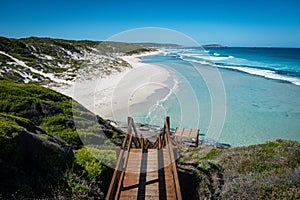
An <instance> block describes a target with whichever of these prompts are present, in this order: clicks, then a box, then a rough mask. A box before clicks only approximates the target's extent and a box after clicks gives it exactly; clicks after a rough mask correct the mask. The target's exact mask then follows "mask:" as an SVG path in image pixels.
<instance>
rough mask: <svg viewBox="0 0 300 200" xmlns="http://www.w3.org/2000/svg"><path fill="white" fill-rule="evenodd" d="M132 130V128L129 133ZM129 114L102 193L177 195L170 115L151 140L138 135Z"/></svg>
mask: <svg viewBox="0 0 300 200" xmlns="http://www.w3.org/2000/svg"><path fill="white" fill-rule="evenodd" d="M132 130H133V131H134V132H133V134H132ZM137 135H138V133H137V131H136V128H135V125H134V122H133V119H132V118H130V117H129V118H128V130H127V133H126V136H125V138H124V140H123V143H122V146H121V149H120V153H119V156H118V160H117V164H116V168H115V171H114V174H113V177H112V180H111V184H110V187H109V190H108V193H107V196H106V200H110V199H122V200H123V199H124V200H127V199H128V200H129V199H130V200H131V199H149V200H152V199H153V200H154V199H162V200H163V199H177V200H181V199H182V197H181V191H180V185H179V179H178V174H177V168H176V163H175V157H174V152H173V146H172V143H171V139H170V118H169V117H166V119H165V123H164V129H163V131H162V133H160V134H157V139H156V141H155V142H151V141H149V140H148V139H144V138H138V137H137Z"/></svg>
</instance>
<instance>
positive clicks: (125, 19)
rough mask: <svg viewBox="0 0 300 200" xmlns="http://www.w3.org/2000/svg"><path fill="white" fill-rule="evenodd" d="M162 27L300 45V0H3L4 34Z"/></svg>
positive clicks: (85, 35)
mask: <svg viewBox="0 0 300 200" xmlns="http://www.w3.org/2000/svg"><path fill="white" fill-rule="evenodd" d="M141 27H163V28H169V29H174V30H176V31H179V32H182V33H184V34H186V35H188V36H190V37H192V38H193V39H195V40H196V41H198V42H199V43H200V44H209V43H220V44H224V45H228V46H283V47H300V0H272V1H268V0H252V1H245V0H231V1H230V0H227V1H221V0H206V1H201V0H198V1H196V0H195V1H194V0H185V1H184V0H182V1H176V0H173V1H164V0H148V1H143V0H136V1H128V0H126V1H113V0H111V1H101V0H82V1H80V0H72V1H68V0H59V1H58V0H52V1H49V0H44V1H43V0H27V1H26V0H24V1H23V0H19V1H16V0H1V12H0V35H1V36H5V37H15V38H20V37H28V36H40V37H54V38H64V39H91V40H106V39H107V38H109V37H110V36H112V35H114V34H117V33H119V32H122V31H126V30H128V29H133V28H141Z"/></svg>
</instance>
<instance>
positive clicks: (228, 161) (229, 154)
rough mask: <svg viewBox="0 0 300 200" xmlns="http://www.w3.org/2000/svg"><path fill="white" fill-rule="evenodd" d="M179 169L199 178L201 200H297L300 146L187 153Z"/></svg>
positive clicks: (284, 142)
mask: <svg viewBox="0 0 300 200" xmlns="http://www.w3.org/2000/svg"><path fill="white" fill-rule="evenodd" d="M179 168H181V169H182V170H189V171H193V172H194V174H196V175H197V176H196V177H195V178H194V184H196V185H198V186H197V187H198V193H199V198H200V199H205V198H225V199H230V198H233V199H249V198H253V199H297V198H298V197H299V189H300V180H299V177H300V170H299V169H300V144H299V143H298V142H296V141H290V140H281V139H278V140H276V141H270V142H267V143H266V144H260V145H252V146H249V147H238V148H232V149H222V150H221V149H215V148H208V147H204V146H202V147H199V148H197V149H192V150H189V151H186V152H185V153H184V154H183V156H182V157H181V158H180V160H179Z"/></svg>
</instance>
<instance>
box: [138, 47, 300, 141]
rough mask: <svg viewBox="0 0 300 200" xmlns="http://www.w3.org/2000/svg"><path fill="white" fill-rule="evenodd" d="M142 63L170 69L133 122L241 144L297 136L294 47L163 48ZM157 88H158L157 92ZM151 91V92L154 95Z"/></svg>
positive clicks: (298, 70)
mask: <svg viewBox="0 0 300 200" xmlns="http://www.w3.org/2000/svg"><path fill="white" fill-rule="evenodd" d="M166 51H167V53H164V54H160V55H156V56H147V57H144V58H143V62H146V63H153V64H156V65H160V66H162V67H165V68H167V69H169V70H170V71H171V73H172V77H171V79H170V80H169V83H168V85H170V86H169V94H168V96H167V97H164V98H163V99H161V100H160V101H156V102H154V101H151V97H149V101H148V102H147V103H148V104H149V105H150V106H148V107H151V109H147V110H145V111H144V114H143V115H140V114H139V115H136V116H134V117H135V119H136V121H139V122H142V123H150V124H154V125H160V126H161V125H162V120H163V118H164V116H166V115H169V116H171V126H172V127H173V128H175V127H179V126H180V127H189V128H199V129H200V132H201V133H203V134H206V139H208V140H210V139H213V140H215V141H218V142H224V143H229V144H231V145H232V146H243V145H250V144H258V143H264V142H266V141H269V140H274V139H277V138H284V139H292V140H298V141H300V86H299V84H300V76H299V74H300V58H299V56H300V51H299V49H267V48H215V49H206V50H203V49H199V48H190V49H168V50H166ZM157 92H158V93H159V91H157ZM154 95H155V94H154Z"/></svg>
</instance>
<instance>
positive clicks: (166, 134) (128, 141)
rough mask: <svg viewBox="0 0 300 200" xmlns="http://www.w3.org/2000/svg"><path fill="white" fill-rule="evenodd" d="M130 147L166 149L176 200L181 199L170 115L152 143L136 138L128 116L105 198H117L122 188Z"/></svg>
mask: <svg viewBox="0 0 300 200" xmlns="http://www.w3.org/2000/svg"><path fill="white" fill-rule="evenodd" d="M132 130H133V132H132ZM133 145H134V147H133ZM131 148H138V149H147V148H152V149H154V148H156V149H158V150H160V149H163V148H164V149H166V150H167V152H168V155H169V156H170V160H171V163H170V164H171V165H172V174H173V181H174V184H175V192H176V197H177V200H181V199H182V197H181V190H180V185H179V179H178V174H177V168H176V163H175V156H174V151H173V147H172V142H171V138H170V117H166V119H165V122H164V129H163V132H162V133H159V134H157V140H156V141H155V142H154V143H152V142H150V141H149V140H148V139H144V138H143V137H140V138H138V132H137V130H136V127H135V124H134V121H133V119H132V118H131V117H128V129H127V133H126V135H125V138H124V139H123V142H122V146H121V149H120V153H119V156H118V159H117V163H116V169H115V171H114V174H113V177H112V181H111V183H110V186H109V189H108V192H107V196H106V200H111V199H119V196H120V192H121V189H122V188H123V185H122V184H123V180H124V174H125V171H126V166H127V162H128V158H129V154H130V149H131Z"/></svg>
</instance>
